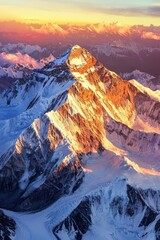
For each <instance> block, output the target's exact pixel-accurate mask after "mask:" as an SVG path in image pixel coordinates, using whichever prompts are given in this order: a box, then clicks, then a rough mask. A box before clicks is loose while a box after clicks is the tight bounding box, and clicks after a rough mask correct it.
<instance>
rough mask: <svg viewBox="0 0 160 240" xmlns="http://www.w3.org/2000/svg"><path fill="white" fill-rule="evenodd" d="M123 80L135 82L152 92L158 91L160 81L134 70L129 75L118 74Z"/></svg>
mask: <svg viewBox="0 0 160 240" xmlns="http://www.w3.org/2000/svg"><path fill="white" fill-rule="evenodd" d="M120 75H121V77H122V78H123V79H126V80H136V81H138V82H139V83H140V84H141V85H144V86H145V87H148V88H150V89H152V90H154V91H155V90H160V81H159V78H158V77H157V78H156V77H154V76H152V75H150V74H148V73H145V72H141V71H139V70H134V71H133V72H131V73H122V74H120Z"/></svg>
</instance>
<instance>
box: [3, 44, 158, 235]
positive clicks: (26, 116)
mask: <svg viewBox="0 0 160 240" xmlns="http://www.w3.org/2000/svg"><path fill="white" fill-rule="evenodd" d="M137 86H138V87H137ZM0 132H1V137H0V189H1V195H0V206H1V207H2V208H6V209H10V210H14V211H27V210H29V211H33V210H36V211H40V210H42V209H44V208H47V207H49V206H50V205H51V204H52V205H53V206H54V204H55V206H56V204H58V202H59V201H61V199H62V201H63V198H65V197H66V196H67V197H66V198H67V199H66V206H68V208H67V207H66V209H65V208H64V205H63V203H61V205H60V206H59V208H58V210H57V211H61V213H60V214H56V209H57V208H56V207H55V208H54V207H53V209H52V210H53V211H55V213H54V214H55V215H54V214H53V215H52V214H51V218H52V221H51V222H52V223H51V226H52V227H51V228H50V229H51V231H52V230H53V233H54V235H55V236H56V237H57V239H67V238H65V237H64V235H63V233H64V231H67V233H66V234H67V235H65V236H67V237H68V238H69V239H72V238H73V239H82V237H83V235H85V234H87V233H88V231H90V230H89V229H90V228H91V226H93V228H94V220H95V221H97V220H96V218H95V219H93V218H92V215H93V211H95V210H94V207H96V211H97V209H99V208H101V207H102V205H101V199H102V201H105V204H104V205H103V207H104V209H106V210H105V211H106V214H107V212H108V211H109V206H112V207H111V209H112V211H113V212H112V214H111V215H110V221H112V218H113V219H114V216H115V215H117V212H118V219H121V217H122V215H123V223H124V224H125V223H126V222H128V221H130V220H129V219H130V218H132V221H136V219H138V221H139V224H137V225H135V226H134V228H133V229H132V230H131V231H133V235H132V234H131V235H128V238H127V239H129V237H132V238H133V237H134V236H135V234H136V233H137V232H138V233H139V234H140V233H142V232H143V231H144V228H145V227H148V226H149V225H150V224H153V226H152V229H154V227H155V228H156V229H157V230H156V234H158V233H157V232H158V231H159V230H158V227H157V226H158V225H155V224H158V222H156V220H157V219H158V216H159V215H158V214H159V212H158V211H159V210H157V209H156V210H153V209H152V207H148V204H149V203H150V201H149V200H148V196H149V194H150V190H146V192H147V193H146V195H144V199H143V198H142V194H145V191H143V190H142V191H140V190H139V188H138V190H137V188H136V187H135V186H134V184H133V181H134V180H132V179H134V178H135V179H136V178H137V179H138V178H141V180H143V181H144V179H145V178H146V177H147V178H148V179H151V178H152V177H153V176H154V177H155V178H156V179H157V181H158V182H159V176H160V172H159V157H160V103H159V95H158V94H157V93H155V92H154V91H151V90H147V88H144V87H142V86H141V84H139V85H137V84H135V83H132V82H129V81H125V80H123V79H122V78H121V77H120V76H118V75H117V74H116V73H114V72H112V71H109V70H108V69H106V68H105V67H104V66H103V64H101V63H100V62H98V61H97V59H96V58H95V57H94V56H92V55H91V54H90V53H89V52H88V51H87V50H86V49H84V48H81V47H80V46H78V45H75V46H74V47H72V48H71V49H68V50H67V51H66V52H64V53H63V54H62V55H61V56H59V57H58V58H57V59H56V60H54V61H52V62H50V63H48V64H47V65H46V66H44V67H43V68H42V69H39V70H34V71H32V73H31V74H29V75H28V76H27V78H24V79H23V80H20V81H17V82H16V83H15V84H14V85H13V86H12V87H11V88H10V89H8V90H6V91H5V92H3V93H2V94H1V95H0ZM117 176H125V177H126V176H127V177H128V178H129V181H130V183H129V184H128V183H126V184H124V185H123V184H122V187H123V189H124V191H123V193H124V195H123V196H121V193H120V192H118V193H117V195H116V196H114V197H113V196H112V198H110V197H111V195H114V194H111V189H110V190H108V188H107V190H105V188H104V189H102V192H103V191H104V193H103V194H102V195H103V196H102V195H101V193H102V192H101V190H97V189H99V186H103V185H104V184H105V185H106V184H107V183H108V182H112V181H113V180H114V178H115V177H117ZM117 181H118V182H117V184H121V180H117ZM119 181H120V183H119ZM143 181H142V182H143ZM148 181H149V180H148ZM122 182H123V181H122ZM140 182H141V181H140ZM120 186H121V185H120ZM112 187H113V192H114V191H116V190H114V189H115V187H116V185H115V184H113V186H112V185H111V188H112ZM142 189H143V188H142ZM92 191H98V194H97V196H96V197H95V198H94V197H92V195H94V193H93V194H92ZM99 191H100V192H99ZM137 191H138V193H137ZM90 192H91V193H90ZM87 194H88V197H87V196H86V195H87ZM151 195H152V198H153V199H154V201H155V202H158V201H159V192H158V191H156V190H155V192H154V193H153V192H152V194H151ZM153 195H156V197H155V198H154V196H153ZM6 199H7V201H6ZM71 199H73V200H75V201H74V202H73V200H71ZM128 199H129V200H128ZM70 201H71V202H70ZM106 201H107V202H106ZM151 201H152V200H151ZM148 202H149V203H148ZM108 204H109V205H108ZM51 208H52V207H51ZM63 208H64V209H63ZM62 209H63V210H62ZM83 209H86V216H83V215H84V214H85V213H83ZM44 212H45V210H44ZM102 212H103V211H102ZM94 213H95V212H94ZM102 214H103V213H102ZM124 215H126V216H124ZM18 216H19V215H18ZM43 216H44V215H43ZM53 216H56V217H55V220H54V217H53ZM60 216H61V217H60ZM149 216H151V219H150V217H149ZM103 221H104V222H105V220H104V219H103ZM110 221H109V222H107V223H105V224H111V222H110ZM118 221H119V220H117V222H116V224H117V226H119V225H118V224H119V223H118ZM125 221H126V222H125ZM28 224H29V223H28ZM79 224H80V225H79ZM105 224H104V226H106V225H105ZM120 227H122V226H120ZM128 227H129V226H128V225H127V228H126V229H128ZM141 227H142V228H143V230H142V232H141V231H140V230H139V228H141ZM66 229H67V230H66ZM73 229H74V231H76V234H77V235H76V238H74V237H75V236H72V238H70V236H71V235H70V234H71V231H72V230H73ZM154 233H155V232H154ZM59 234H60V235H61V234H62V236H63V237H59ZM96 234H100V233H96ZM149 234H150V231H149ZM142 235H143V234H142ZM142 235H141V236H142ZM99 236H100V235H99ZM122 236H124V235H122ZM150 236H151V235H149V237H150ZM103 238H104V235H103V234H102V238H101V239H103ZM86 239H90V238H89V237H88V238H86ZM97 239H98V235H97ZM111 239H112V238H111ZM113 239H114V238H113ZM135 239H137V238H135ZM141 239H145V238H142V237H141ZM146 240H148V239H147V238H146Z"/></svg>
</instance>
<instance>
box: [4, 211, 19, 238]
mask: <svg viewBox="0 0 160 240" xmlns="http://www.w3.org/2000/svg"><path fill="white" fill-rule="evenodd" d="M15 231H16V223H15V221H14V220H13V219H11V218H10V217H8V216H6V215H5V214H4V213H3V211H0V239H1V240H6V239H7V240H11V239H13V237H14V236H15Z"/></svg>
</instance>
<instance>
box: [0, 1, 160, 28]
mask: <svg viewBox="0 0 160 240" xmlns="http://www.w3.org/2000/svg"><path fill="white" fill-rule="evenodd" d="M10 20H16V21H23V22H39V23H43V22H55V23H75V24H78V23H96V22H106V23H110V22H115V21H118V22H120V23H122V24H126V25H134V24H144V25H150V24H154V25H160V0H56V1H55V0H0V21H10Z"/></svg>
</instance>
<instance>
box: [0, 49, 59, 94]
mask: <svg viewBox="0 0 160 240" xmlns="http://www.w3.org/2000/svg"><path fill="white" fill-rule="evenodd" d="M54 59H55V57H54V56H53V55H52V54H50V55H49V56H48V57H44V58H42V59H40V61H38V60H36V59H34V58H32V57H30V56H29V55H28V54H24V55H23V54H22V53H20V52H18V53H16V54H13V53H12V54H8V53H5V52H3V53H0V92H2V91H3V90H4V89H6V88H7V87H9V86H11V85H12V84H13V82H14V81H16V80H18V79H23V78H26V77H27V75H29V74H30V73H31V72H32V71H33V69H37V68H42V67H43V66H45V65H46V64H48V63H49V62H51V61H53V60H54Z"/></svg>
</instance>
